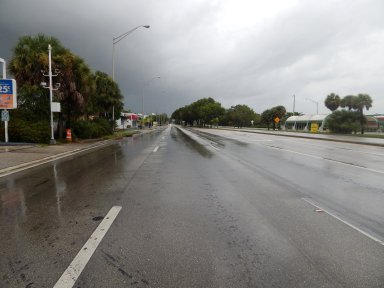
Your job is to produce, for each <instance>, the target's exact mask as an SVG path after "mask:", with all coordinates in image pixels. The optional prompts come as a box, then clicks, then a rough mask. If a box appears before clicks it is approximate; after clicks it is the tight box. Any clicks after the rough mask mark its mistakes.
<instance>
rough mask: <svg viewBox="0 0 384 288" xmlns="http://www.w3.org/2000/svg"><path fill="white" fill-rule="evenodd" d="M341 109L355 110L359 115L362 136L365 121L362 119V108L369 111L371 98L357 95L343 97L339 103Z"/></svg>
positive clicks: (366, 95)
mask: <svg viewBox="0 0 384 288" xmlns="http://www.w3.org/2000/svg"><path fill="white" fill-rule="evenodd" d="M340 106H341V107H347V108H348V110H357V111H358V112H359V115H360V124H361V134H364V124H365V123H366V119H365V117H364V113H363V110H364V108H365V109H367V110H369V108H371V107H372V98H371V96H369V95H368V94H358V95H357V96H355V95H348V96H345V97H344V98H343V99H342V100H341V103H340Z"/></svg>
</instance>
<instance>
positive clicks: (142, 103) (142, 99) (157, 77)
mask: <svg viewBox="0 0 384 288" xmlns="http://www.w3.org/2000/svg"><path fill="white" fill-rule="evenodd" d="M155 79H160V76H156V77H153V78H151V79H149V80H148V81H147V82H145V83H144V84H143V89H142V93H141V115H142V117H143V119H144V89H145V85H149V83H151V82H152V81H153V80H155Z"/></svg>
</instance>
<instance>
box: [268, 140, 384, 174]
mask: <svg viewBox="0 0 384 288" xmlns="http://www.w3.org/2000/svg"><path fill="white" fill-rule="evenodd" d="M264 147H267V148H271V149H276V150H280V151H287V152H290V153H294V154H298V155H303V156H307V157H311V158H315V159H320V160H325V161H329V162H333V163H337V164H341V165H346V166H350V167H353V168H359V169H363V170H367V171H371V172H375V173H379V174H384V171H381V170H376V169H372V168H368V167H363V166H359V165H356V164H352V163H346V162H342V161H339V160H334V159H329V158H324V157H320V156H316V155H311V154H306V153H301V152H297V151H293V150H289V149H284V148H281V147H275V146H269V145H264Z"/></svg>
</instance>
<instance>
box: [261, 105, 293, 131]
mask: <svg viewBox="0 0 384 288" xmlns="http://www.w3.org/2000/svg"><path fill="white" fill-rule="evenodd" d="M286 113H287V110H286V109H285V107H284V106H281V105H279V106H276V107H273V108H271V109H267V110H265V111H264V112H263V113H262V114H261V122H262V123H264V124H266V125H267V128H268V130H269V127H270V124H272V128H273V130H275V129H276V122H275V119H276V117H277V118H279V119H280V120H281V119H283V117H284V116H285V114H286ZM279 123H280V122H279ZM278 126H280V124H278Z"/></svg>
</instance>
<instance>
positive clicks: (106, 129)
mask: <svg viewBox="0 0 384 288" xmlns="http://www.w3.org/2000/svg"><path fill="white" fill-rule="evenodd" d="M72 133H73V137H76V138H80V139H92V138H100V137H103V136H106V135H110V134H112V133H113V130H112V126H111V124H110V122H109V121H108V120H106V119H95V120H78V121H74V122H72Z"/></svg>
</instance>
